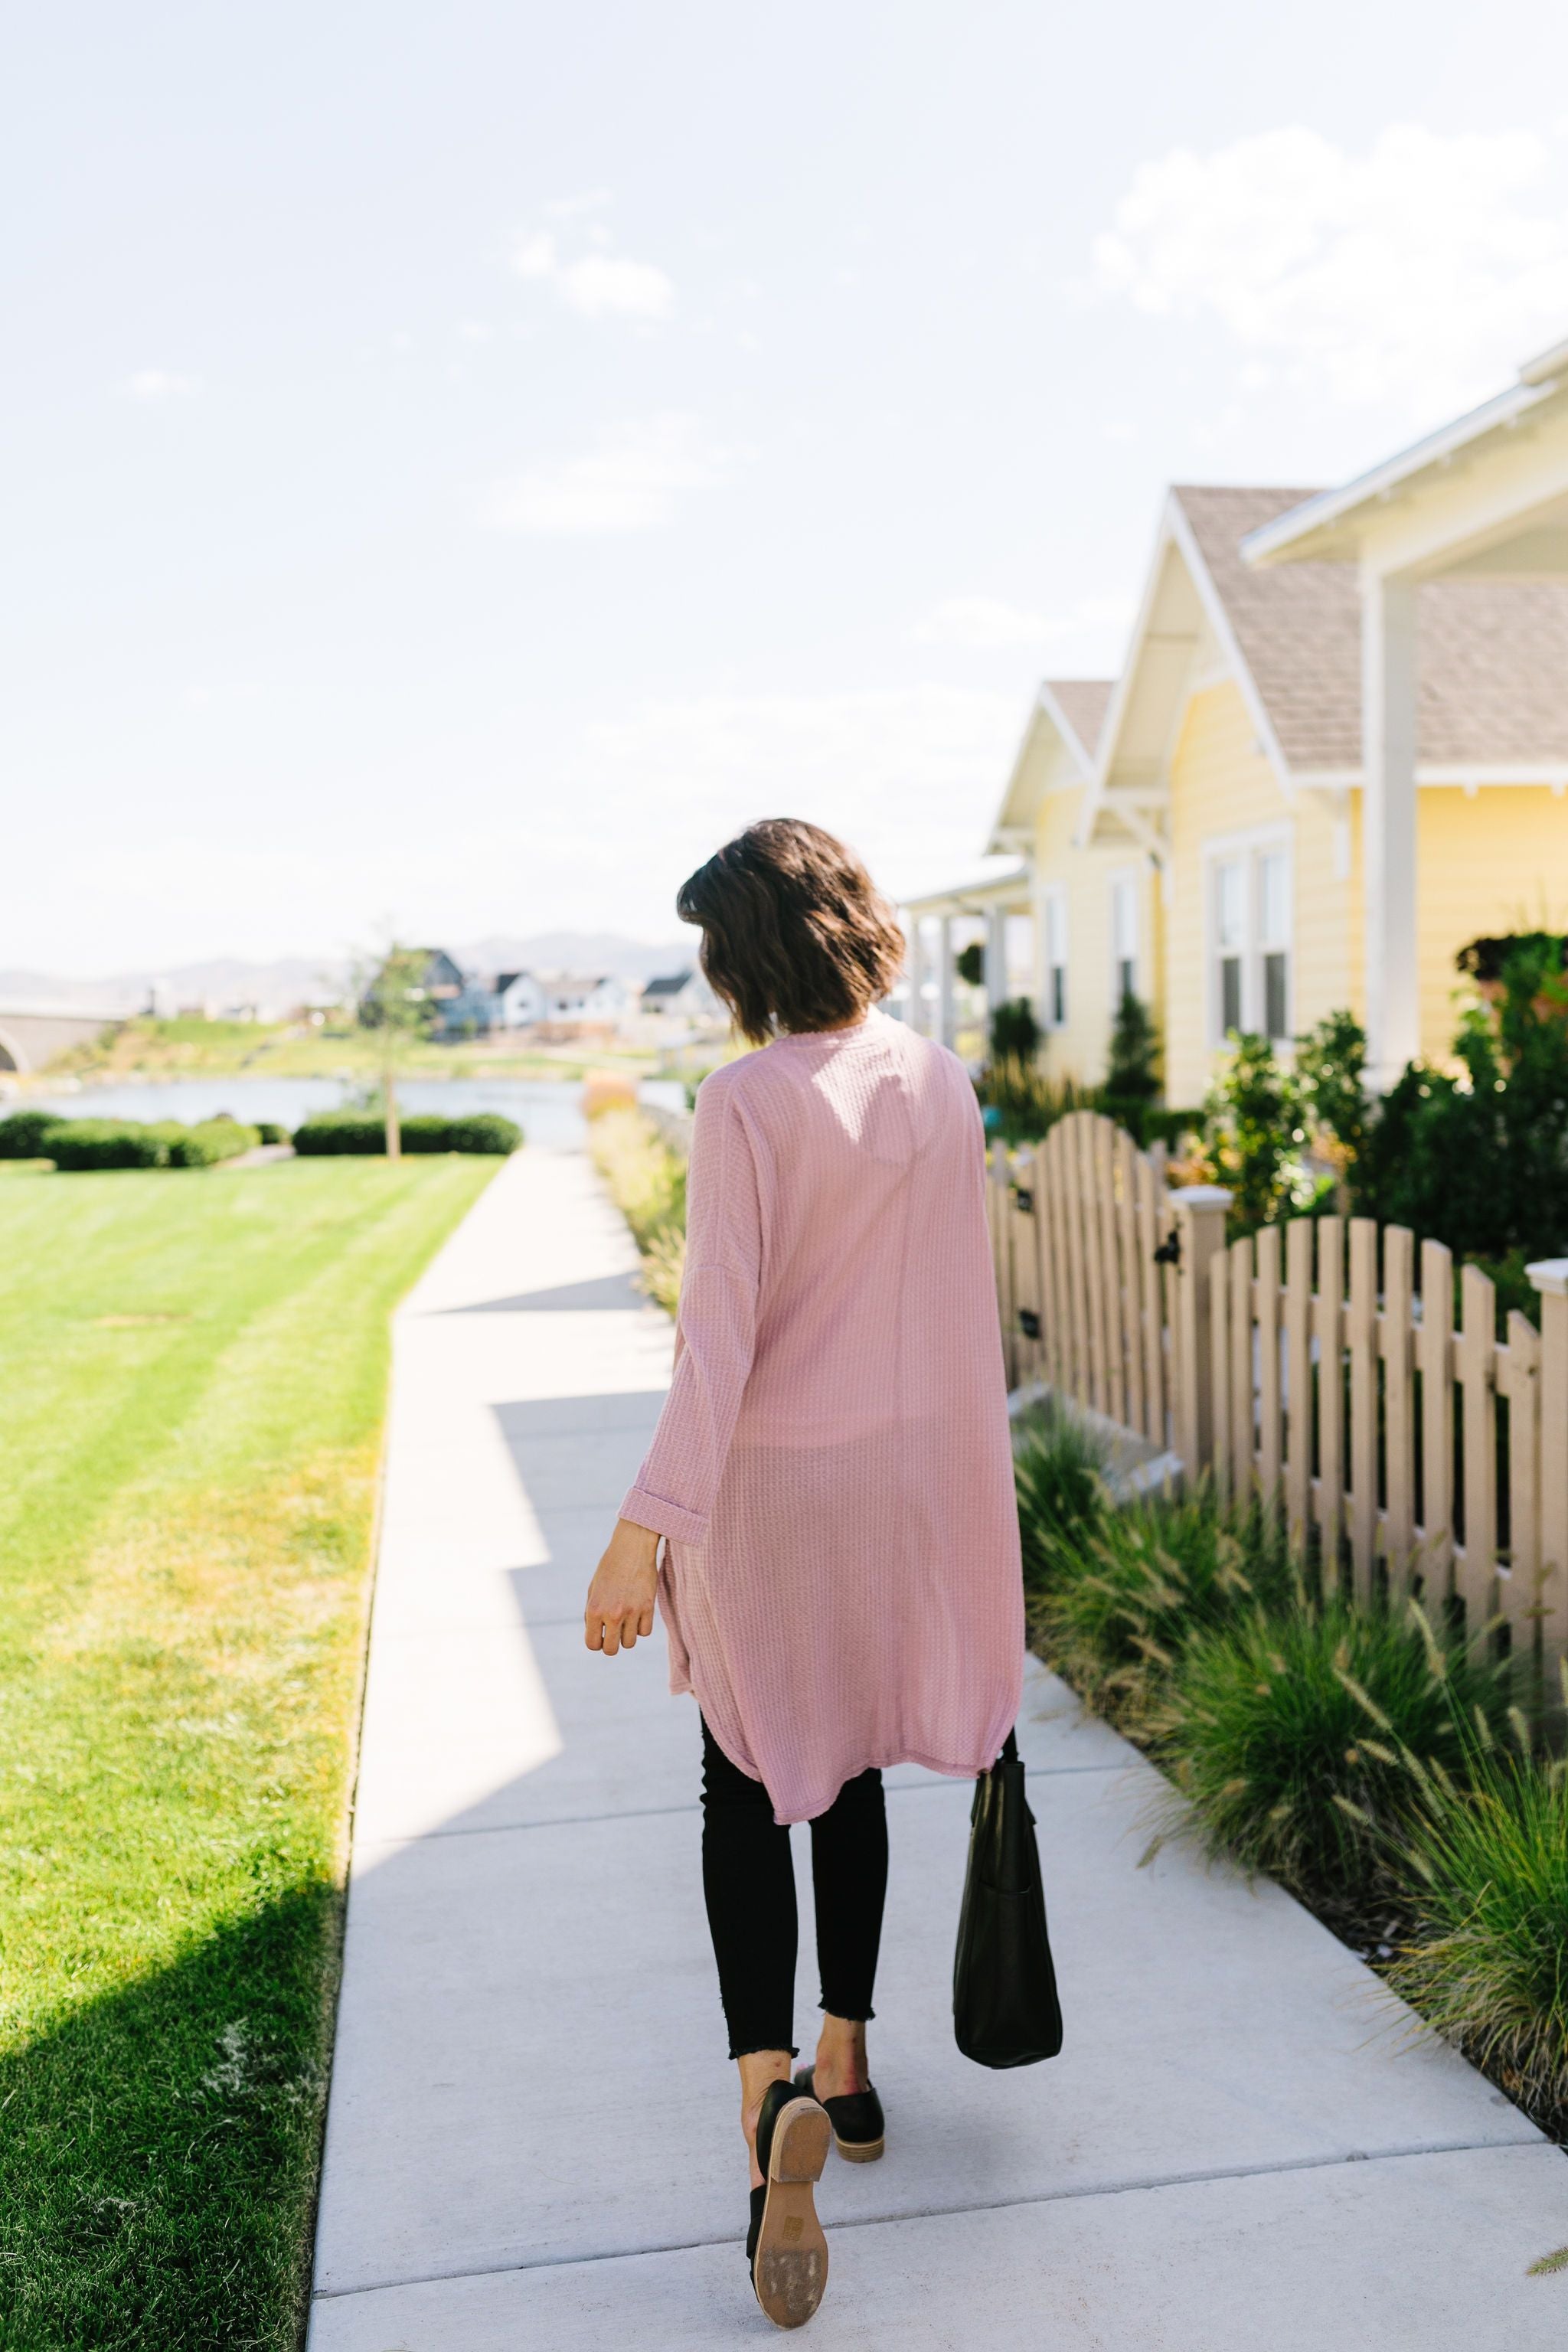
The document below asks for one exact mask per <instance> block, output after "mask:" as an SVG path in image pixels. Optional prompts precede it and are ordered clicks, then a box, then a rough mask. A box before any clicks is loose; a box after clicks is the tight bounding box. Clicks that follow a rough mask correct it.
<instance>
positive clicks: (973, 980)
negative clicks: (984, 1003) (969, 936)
mask: <svg viewBox="0 0 1568 2352" xmlns="http://www.w3.org/2000/svg"><path fill="white" fill-rule="evenodd" d="M952 968H953V970H954V971H955V972H956V973H957V974H958V976H959V978H960V980H962V981H963V982H966V983H967V984H968V986H969V987H971V988H978V987H979V986H980V983H981V982H982V981H983V980H984V977H985V950H984V948H983V947H982V945H981V943H980V941H979V940H971V941H970V943H969V945H968V946H967V947H966V948H961V949H960V950H959V951H958V953H957V954H956V955H955V956H954V957H953V959H952Z"/></svg>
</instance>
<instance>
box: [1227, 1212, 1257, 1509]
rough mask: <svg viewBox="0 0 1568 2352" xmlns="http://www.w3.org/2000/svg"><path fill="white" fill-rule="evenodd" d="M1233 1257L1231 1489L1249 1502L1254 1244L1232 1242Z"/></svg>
mask: <svg viewBox="0 0 1568 2352" xmlns="http://www.w3.org/2000/svg"><path fill="white" fill-rule="evenodd" d="M1229 1257H1230V1491H1231V1493H1232V1494H1233V1495H1234V1496H1236V1499H1237V1502H1238V1503H1245V1502H1246V1501H1247V1498H1248V1496H1250V1495H1251V1493H1252V1490H1253V1481H1254V1462H1253V1445H1252V1439H1253V1425H1252V1244H1251V1242H1250V1241H1246V1240H1243V1241H1238V1242H1232V1244H1231V1245H1230V1251H1229Z"/></svg>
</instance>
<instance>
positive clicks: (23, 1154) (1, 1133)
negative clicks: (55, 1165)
mask: <svg viewBox="0 0 1568 2352" xmlns="http://www.w3.org/2000/svg"><path fill="white" fill-rule="evenodd" d="M62 1124H63V1122H62V1120H61V1118H60V1115H59V1113H58V1111H53V1110H14V1111H13V1112H12V1113H11V1116H10V1118H0V1160H47V1159H48V1157H49V1147H48V1143H47V1140H46V1139H47V1137H48V1136H50V1135H51V1134H52V1133H53V1132H54V1130H55V1129H56V1128H57V1127H59V1126H60V1125H62Z"/></svg>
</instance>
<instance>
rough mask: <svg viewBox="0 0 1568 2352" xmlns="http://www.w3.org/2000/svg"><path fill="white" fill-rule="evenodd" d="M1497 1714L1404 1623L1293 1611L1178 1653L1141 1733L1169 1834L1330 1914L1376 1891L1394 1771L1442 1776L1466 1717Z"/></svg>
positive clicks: (1404, 1791)
mask: <svg viewBox="0 0 1568 2352" xmlns="http://www.w3.org/2000/svg"><path fill="white" fill-rule="evenodd" d="M1476 1706H1479V1707H1481V1708H1482V1709H1483V1710H1489V1711H1490V1712H1492V1713H1494V1714H1495V1713H1496V1712H1498V1710H1499V1707H1500V1696H1499V1689H1498V1683H1497V1678H1496V1675H1495V1673H1493V1672H1491V1671H1489V1669H1487V1668H1486V1667H1485V1666H1484V1665H1483V1664H1480V1663H1479V1661H1478V1660H1477V1659H1476V1658H1475V1657H1474V1655H1473V1654H1467V1653H1466V1652H1464V1651H1462V1650H1458V1649H1455V1648H1452V1647H1450V1648H1447V1649H1445V1648H1439V1646H1438V1645H1437V1643H1436V1641H1435V1640H1434V1638H1433V1637H1432V1636H1431V1635H1430V1633H1428V1632H1427V1631H1426V1625H1425V1621H1423V1620H1420V1619H1419V1618H1417V1617H1416V1615H1415V1612H1412V1614H1411V1615H1410V1616H1409V1617H1406V1618H1405V1619H1402V1620H1396V1619H1394V1618H1393V1617H1391V1616H1389V1615H1388V1614H1386V1613H1384V1612H1381V1611H1378V1612H1364V1613H1363V1612H1357V1611H1354V1610H1352V1609H1349V1608H1347V1607H1346V1606H1345V1605H1344V1603H1343V1602H1342V1601H1337V1600H1336V1601H1331V1602H1329V1603H1327V1604H1325V1605H1324V1606H1321V1607H1316V1606H1313V1605H1312V1604H1311V1603H1310V1602H1308V1601H1305V1600H1304V1599H1299V1600H1297V1601H1294V1602H1293V1603H1292V1604H1290V1605H1289V1606H1287V1607H1286V1608H1284V1609H1282V1610H1279V1611H1276V1612H1272V1613H1268V1614H1266V1613H1264V1612H1260V1611H1254V1610H1249V1611H1247V1612H1245V1613H1244V1614H1242V1615H1241V1616H1239V1617H1237V1619H1236V1620H1235V1621H1234V1622H1231V1623H1229V1624H1226V1625H1222V1626H1219V1627H1217V1628H1215V1629H1212V1630H1210V1631H1206V1632H1205V1633H1200V1634H1199V1635H1198V1636H1197V1637H1196V1638H1195V1639H1194V1641H1192V1642H1190V1643H1188V1644H1187V1645H1186V1646H1185V1647H1184V1650H1183V1651H1182V1653H1181V1654H1180V1656H1179V1657H1178V1659H1177V1661H1176V1664H1175V1666H1174V1668H1173V1673H1172V1675H1171V1679H1170V1683H1169V1686H1168V1688H1167V1691H1166V1694H1165V1697H1164V1700H1163V1706H1162V1707H1161V1709H1160V1710H1159V1712H1158V1714H1157V1715H1156V1717H1154V1719H1153V1720H1152V1723H1151V1726H1150V1729H1151V1733H1152V1744H1153V1747H1154V1751H1155V1753H1156V1755H1157V1756H1158V1758H1159V1759H1160V1761H1161V1762H1162V1763H1163V1764H1164V1765H1166V1766H1167V1767H1168V1769H1170V1770H1171V1772H1172V1773H1173V1777H1174V1780H1175V1781H1176V1785H1177V1787H1178V1788H1179V1789H1180V1790H1181V1791H1182V1794H1183V1796H1184V1797H1185V1798H1186V1799H1187V1801H1188V1808H1190V1810H1188V1809H1184V1811H1183V1812H1182V1814H1181V1815H1180V1817H1179V1824H1180V1827H1181V1829H1182V1831H1183V1832H1184V1834H1186V1835H1189V1836H1191V1837H1194V1838H1195V1840H1196V1842H1197V1843H1199V1844H1200V1845H1201V1846H1202V1847H1203V1849H1204V1850H1205V1852H1206V1853H1210V1854H1213V1855H1218V1854H1222V1853H1228V1854H1229V1855H1231V1856H1232V1857H1233V1858H1234V1859H1235V1860H1236V1861H1237V1862H1239V1863H1240V1864H1241V1865H1242V1867H1243V1868H1244V1869H1246V1870H1247V1871H1249V1872H1250V1871H1259V1870H1261V1871H1268V1873H1269V1874H1271V1875H1272V1876H1273V1877H1275V1878H1278V1879H1279V1880H1280V1881H1281V1883H1282V1884H1283V1885H1286V1886H1289V1887H1291V1888H1293V1889H1294V1890H1295V1892H1296V1893H1298V1894H1316V1895H1323V1896H1328V1897H1331V1898H1335V1899H1343V1898H1344V1897H1345V1896H1346V1895H1352V1896H1354V1895H1356V1894H1358V1893H1361V1892H1364V1891H1365V1890H1366V1889H1367V1888H1368V1887H1369V1886H1370V1885H1371V1883H1372V1882H1373V1880H1374V1879H1375V1878H1376V1877H1377V1876H1378V1875H1379V1874H1380V1869H1381V1864H1382V1855H1383V1852H1384V1846H1385V1843H1386V1840H1387V1837H1388V1834H1389V1832H1390V1829H1391V1826H1392V1825H1393V1824H1394V1823H1396V1822H1399V1821H1400V1820H1402V1819H1403V1818H1405V1817H1406V1816H1407V1815H1408V1814H1409V1812H1410V1810H1411V1807H1412V1804H1413V1803H1414V1801H1415V1797H1416V1793H1417V1786H1418V1783H1417V1780H1416V1778H1415V1776H1414V1775H1413V1773H1412V1771H1411V1769H1410V1767H1409V1764H1408V1762H1407V1759H1408V1758H1409V1757H1412V1756H1414V1757H1415V1758H1417V1759H1421V1761H1422V1762H1423V1763H1425V1762H1426V1761H1428V1760H1429V1759H1438V1760H1440V1761H1442V1762H1444V1763H1446V1764H1448V1765H1458V1762H1459V1761H1460V1759H1461V1757H1462V1752H1463V1747H1464V1738H1465V1733H1464V1721H1465V1715H1466V1712H1467V1711H1468V1709H1470V1708H1471V1707H1476ZM1174 1825H1175V1822H1174V1819H1173V1826H1174Z"/></svg>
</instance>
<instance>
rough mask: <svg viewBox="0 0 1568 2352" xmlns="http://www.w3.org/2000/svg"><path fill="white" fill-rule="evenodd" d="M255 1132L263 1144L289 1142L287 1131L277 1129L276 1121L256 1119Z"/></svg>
mask: <svg viewBox="0 0 1568 2352" xmlns="http://www.w3.org/2000/svg"><path fill="white" fill-rule="evenodd" d="M256 1132H257V1134H258V1137H259V1138H260V1139H261V1141H262V1142H263V1143H287V1142H288V1140H289V1130H288V1129H287V1128H286V1127H279V1124H278V1122H277V1120H276V1119H271V1118H258V1120H257V1122H256Z"/></svg>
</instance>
